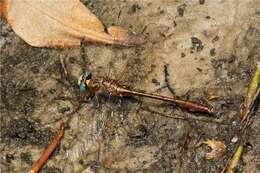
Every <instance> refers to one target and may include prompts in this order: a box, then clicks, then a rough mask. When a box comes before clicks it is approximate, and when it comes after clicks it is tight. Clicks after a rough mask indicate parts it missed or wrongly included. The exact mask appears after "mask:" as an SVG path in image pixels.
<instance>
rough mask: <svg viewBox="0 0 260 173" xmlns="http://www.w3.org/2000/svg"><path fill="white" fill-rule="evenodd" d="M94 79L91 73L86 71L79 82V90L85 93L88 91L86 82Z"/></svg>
mask: <svg viewBox="0 0 260 173" xmlns="http://www.w3.org/2000/svg"><path fill="white" fill-rule="evenodd" d="M91 78H92V74H91V72H88V71H85V72H84V73H83V74H82V75H81V76H80V77H79V80H78V85H79V90H80V92H85V91H87V88H88V86H87V84H86V80H90V79H91Z"/></svg>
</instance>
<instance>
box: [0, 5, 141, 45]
mask: <svg viewBox="0 0 260 173" xmlns="http://www.w3.org/2000/svg"><path fill="white" fill-rule="evenodd" d="M0 5H1V8H0V9H1V12H2V13H3V15H4V17H5V18H6V19H7V21H8V23H9V24H10V25H11V26H12V29H13V30H14V32H15V33H16V34H17V35H19V36H20V37H21V38H22V39H23V40H24V41H26V42H27V43H28V44H30V45H32V46H36V47H74V46H79V45H80V43H81V40H82V39H84V40H87V41H93V42H100V43H106V44H118V45H125V46H131V45H138V44H142V43H143V42H144V39H143V37H142V36H137V35H133V34H129V33H128V30H125V29H123V28H121V27H114V26H113V27H111V28H108V29H107V30H108V33H107V32H105V28H104V26H103V24H102V23H101V22H100V20H99V19H98V18H97V17H96V16H95V15H94V14H93V13H91V11H90V10H89V9H88V8H87V7H85V6H84V5H83V4H82V3H81V2H80V1H79V0H58V1H53V0H3V1H2V3H1V4H0Z"/></svg>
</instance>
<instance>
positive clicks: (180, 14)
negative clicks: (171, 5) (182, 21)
mask: <svg viewBox="0 0 260 173" xmlns="http://www.w3.org/2000/svg"><path fill="white" fill-rule="evenodd" d="M186 7H187V5H186V4H182V5H180V6H178V7H177V11H178V14H179V16H180V17H183V15H184V12H185V9H186Z"/></svg>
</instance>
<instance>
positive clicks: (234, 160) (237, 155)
mask: <svg viewBox="0 0 260 173" xmlns="http://www.w3.org/2000/svg"><path fill="white" fill-rule="evenodd" d="M243 150H244V146H243V144H240V145H239V146H238V148H237V150H236V152H235V154H234V156H233V157H232V159H231V161H230V164H229V166H228V168H227V173H234V169H235V167H236V166H237V164H238V162H239V160H240V157H241V155H242V153H243Z"/></svg>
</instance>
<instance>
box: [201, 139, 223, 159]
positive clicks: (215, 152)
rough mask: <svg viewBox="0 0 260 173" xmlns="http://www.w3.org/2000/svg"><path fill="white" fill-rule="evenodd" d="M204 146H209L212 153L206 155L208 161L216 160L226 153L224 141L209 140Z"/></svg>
mask: <svg viewBox="0 0 260 173" xmlns="http://www.w3.org/2000/svg"><path fill="white" fill-rule="evenodd" d="M203 143H204V144H207V145H208V146H209V147H210V148H211V149H212V151H211V152H209V153H207V154H206V159H214V158H217V157H221V156H223V155H224V154H225V152H226V148H227V147H226V145H225V144H224V143H223V142H222V141H216V140H207V141H204V142H203Z"/></svg>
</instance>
